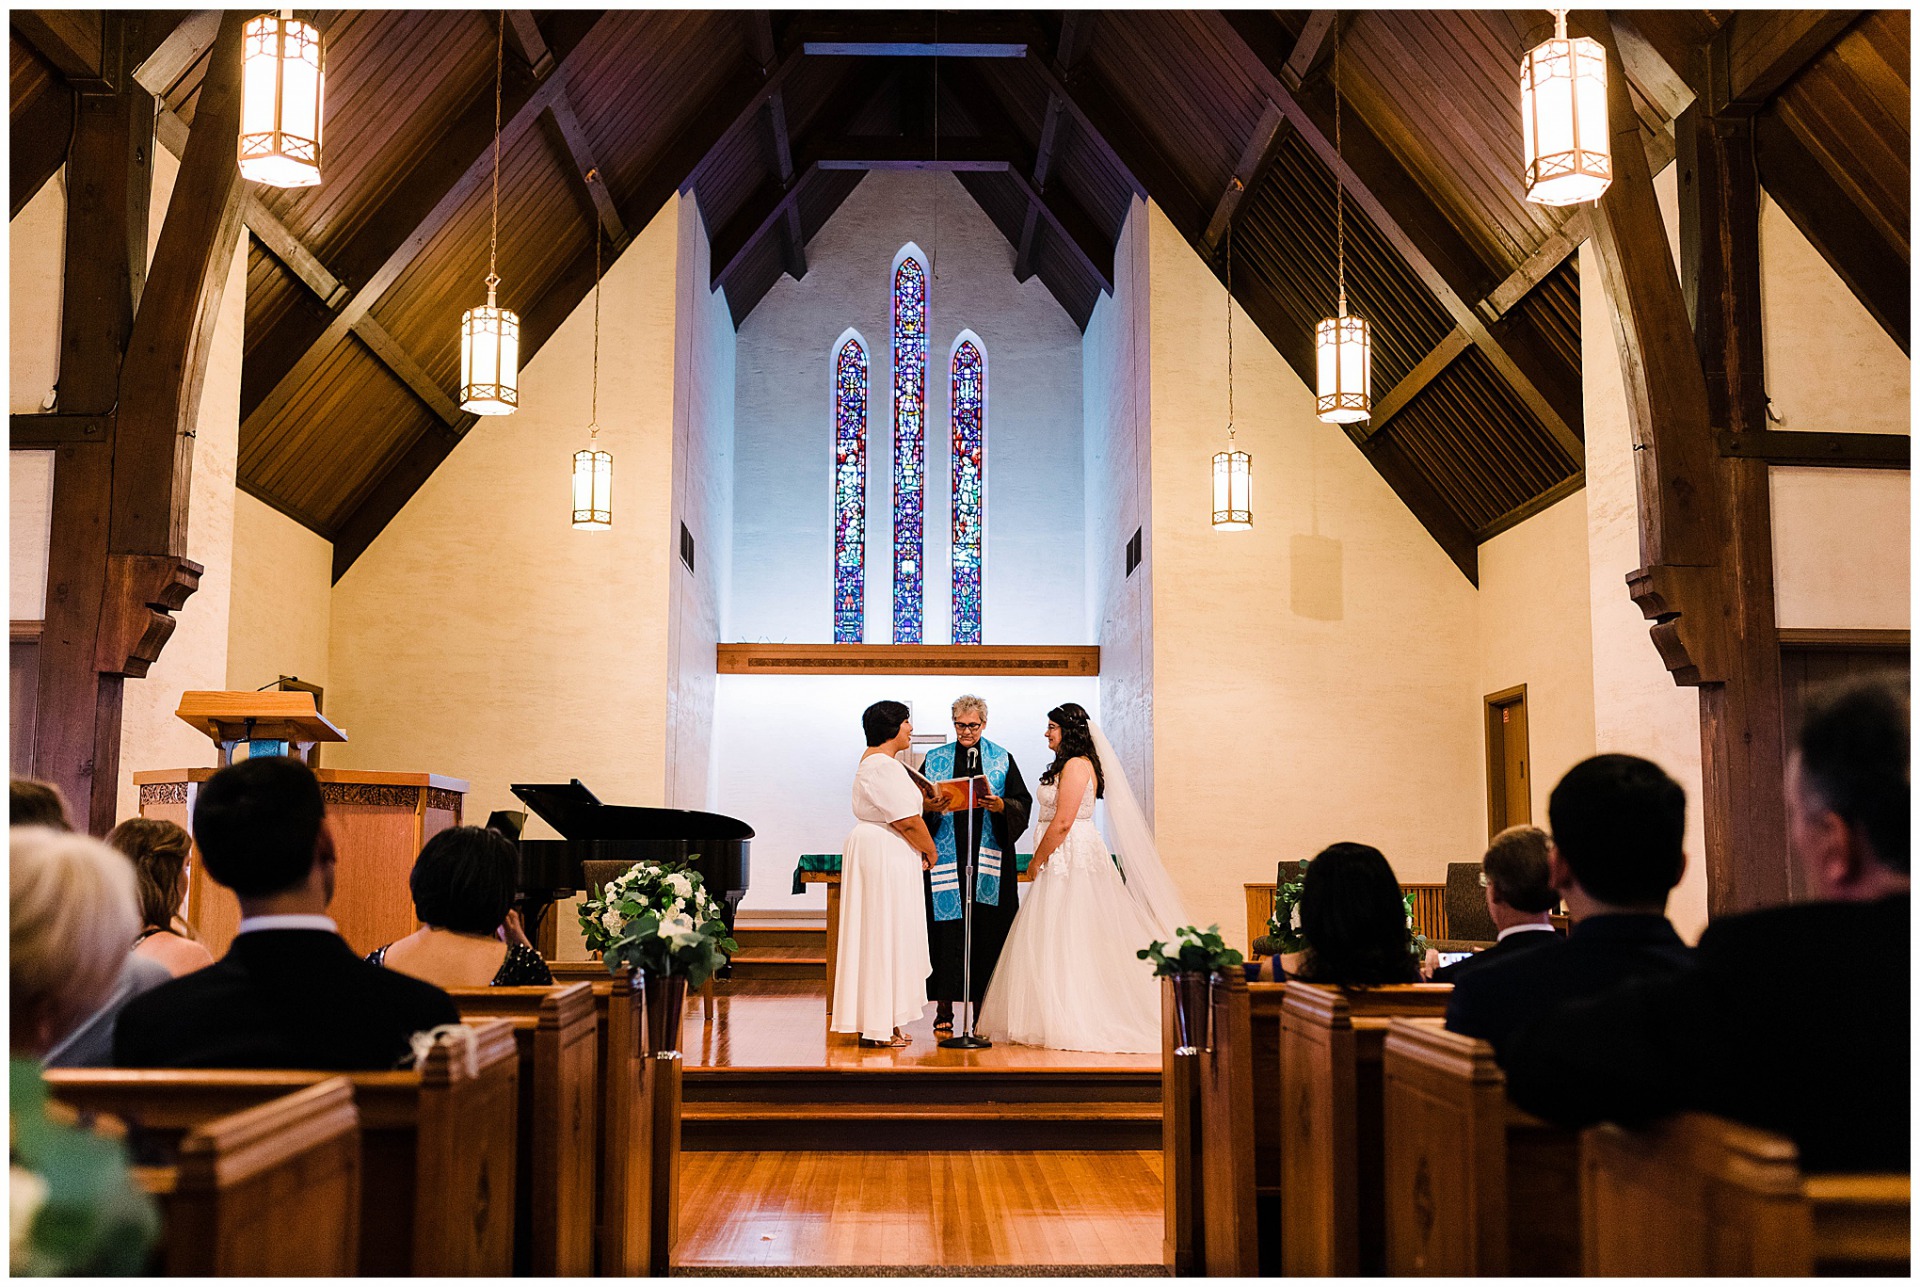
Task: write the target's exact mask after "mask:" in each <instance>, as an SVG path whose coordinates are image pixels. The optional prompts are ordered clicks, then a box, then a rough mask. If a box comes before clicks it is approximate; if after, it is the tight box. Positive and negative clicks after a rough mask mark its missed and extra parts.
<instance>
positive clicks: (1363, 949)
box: [1290, 842, 1420, 987]
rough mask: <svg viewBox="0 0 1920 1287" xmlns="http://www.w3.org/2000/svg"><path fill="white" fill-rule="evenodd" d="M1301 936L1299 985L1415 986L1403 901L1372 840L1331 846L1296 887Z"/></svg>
mask: <svg viewBox="0 0 1920 1287" xmlns="http://www.w3.org/2000/svg"><path fill="white" fill-rule="evenodd" d="M1300 933H1301V935H1302V937H1304V938H1305V939H1306V940H1307V948H1306V951H1305V952H1303V953H1302V954H1301V960H1300V968H1299V969H1298V970H1296V971H1293V972H1292V973H1291V974H1290V977H1292V978H1295V979H1298V980H1300V981H1301V982H1302V983H1331V984H1336V985H1338V986H1341V987H1365V986H1367V985H1369V984H1376V983H1417V982H1419V976H1420V963H1419V961H1418V960H1416V959H1415V958H1414V955H1413V934H1412V931H1411V930H1409V929H1408V928H1407V905H1406V901H1405V899H1404V897H1403V896H1402V894H1401V892H1400V882H1399V880H1398V879H1397V878H1396V877H1395V876H1394V874H1393V868H1392V867H1390V866H1388V865H1387V859H1386V856H1385V855H1384V854H1382V853H1381V852H1380V851H1379V850H1378V849H1375V848H1374V847H1373V846H1372V845H1356V844H1351V843H1347V842H1342V843H1340V844H1335V845H1328V846H1327V847H1326V848H1325V849H1322V850H1321V851H1320V852H1319V853H1317V854H1315V855H1314V857H1313V861H1311V862H1309V863H1308V864H1307V871H1306V876H1305V878H1304V879H1303V880H1302V881H1301V884H1300Z"/></svg>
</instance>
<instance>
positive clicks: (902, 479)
mask: <svg viewBox="0 0 1920 1287" xmlns="http://www.w3.org/2000/svg"><path fill="white" fill-rule="evenodd" d="M926 413H927V261H926V256H925V255H924V254H923V253H922V252H921V250H920V248H919V247H918V246H915V245H911V244H909V245H908V246H907V247H906V248H905V249H903V250H902V251H901V252H900V254H899V255H898V256H896V257H895V259H894V264H893V642H895V643H920V642H921V641H922V627H923V625H924V622H923V620H922V618H924V617H925V615H926V606H925V605H926V595H925V592H924V589H923V586H924V584H925V582H924V576H923V574H924V571H925V569H924V568H923V567H922V564H921V557H920V552H921V544H922V540H923V537H924V535H925V513H924V510H923V503H924V500H925V496H926V459H927V425H926Z"/></svg>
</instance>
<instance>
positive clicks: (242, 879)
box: [113, 756, 460, 1069]
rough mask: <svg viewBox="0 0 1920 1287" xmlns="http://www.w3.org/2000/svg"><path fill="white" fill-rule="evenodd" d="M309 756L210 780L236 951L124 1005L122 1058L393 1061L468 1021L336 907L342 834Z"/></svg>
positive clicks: (247, 763) (213, 852)
mask: <svg viewBox="0 0 1920 1287" xmlns="http://www.w3.org/2000/svg"><path fill="white" fill-rule="evenodd" d="M325 814H326V806H325V805H324V803H323V802H322V800H321V798H320V783H319V781H318V780H317V779H316V778H315V777H314V776H313V771H312V770H311V769H309V768H308V767H307V766H306V765H304V764H302V763H301V762H300V761H298V760H295V759H289V758H286V757H283V756H271V757H262V758H259V759H251V760H243V761H241V762H240V763H239V764H235V765H231V766H229V767H227V768H224V769H221V770H220V771H219V772H218V773H216V774H214V775H213V776H212V777H210V778H208V779H207V782H206V785H205V786H203V787H201V788H200V798H199V800H198V802H197V803H196V804H195V805H194V810H193V836H194V840H195V841H196V842H197V843H198V845H199V847H200V860H201V862H203V863H204V864H206V872H207V875H208V876H209V877H211V878H212V879H213V880H214V881H215V882H217V883H218V884H221V885H224V886H226V887H227V888H228V889H231V890H232V891H233V892H234V894H235V895H236V896H237V897H238V898H239V900H240V928H239V931H238V932H237V933H236V934H235V935H234V939H233V945H232V946H231V947H229V948H228V949H227V954H226V955H225V956H224V957H222V958H221V959H220V960H218V961H215V962H214V963H213V964H212V965H209V966H208V967H206V968H205V969H204V970H196V971H194V972H193V973H192V974H189V975H186V976H184V977H183V978H178V979H175V980H173V981H172V982H171V983H166V984H162V985H161V986H160V987H157V988H155V989H154V990H153V991H151V992H149V993H147V994H146V995H144V996H140V997H136V998H134V1000H133V1001H132V1002H130V1003H129V1004H128V1006H127V1008H126V1009H125V1010H123V1011H121V1014H120V1022H119V1024H118V1025H117V1027H116V1028H115V1030H114V1041H113V1055H114V1062H115V1063H117V1064H119V1065H120V1066H121V1067H123V1068H339V1069H362V1068H364V1069H381V1068H392V1067H394V1066H395V1065H396V1064H398V1063H400V1062H401V1060H402V1059H403V1058H406V1057H408V1056H409V1053H410V1047H409V1043H408V1038H409V1037H410V1036H412V1034H414V1033H415V1032H419V1031H422V1030H424V1029H429V1028H434V1027H437V1026H439V1025H441V1024H450V1023H457V1022H459V1018H460V1016H459V1012H458V1011H456V1010H455V1009H454V1006H453V1002H452V1000H451V999H450V998H448V996H447V994H446V993H444V992H442V991H441V990H440V989H439V988H436V987H434V986H432V985H431V984H428V983H422V982H420V981H419V980H418V979H410V978H408V977H407V976H406V975H404V974H396V973H394V972H393V971H391V970H382V969H379V968H378V967H376V966H372V965H368V964H367V963H366V962H365V961H363V960H361V959H360V958H359V957H358V956H356V955H355V954H354V952H353V949H352V948H350V947H348V946H347V944H346V941H345V940H344V939H342V938H341V937H340V932H339V929H338V928H337V927H336V926H335V925H334V923H333V921H332V919H331V918H330V917H328V916H327V914H326V911H327V904H328V903H329V902H331V901H332V899H333V868H334V852H333V837H332V834H331V833H330V832H329V831H328V829H327V823H326V817H325Z"/></svg>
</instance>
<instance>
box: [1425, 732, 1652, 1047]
mask: <svg viewBox="0 0 1920 1287" xmlns="http://www.w3.org/2000/svg"><path fill="white" fill-rule="evenodd" d="M1686 815H1687V796H1686V792H1684V791H1682V790H1681V789H1680V784H1679V783H1678V782H1675V781H1674V780H1673V779H1672V778H1670V777H1668V776H1667V775H1666V774H1665V773H1663V772H1662V771H1661V769H1660V766H1659V765H1657V764H1654V763H1653V762H1651V761H1649V760H1643V759H1640V758H1639V757H1638V756H1633V755H1596V756H1594V757H1593V758H1592V759H1590V760H1584V761H1582V762H1581V763H1579V764H1576V765H1574V766H1573V767H1572V768H1571V769H1569V770H1567V775H1566V776H1565V777H1563V778H1561V779H1560V784H1559V785H1558V786H1556V787H1554V788H1553V794H1552V795H1551V796H1549V797H1548V799H1547V820H1548V821H1549V822H1550V823H1552V824H1553V841H1552V844H1551V845H1550V846H1549V847H1548V851H1547V854H1548V857H1547V861H1548V866H1549V870H1550V872H1551V879H1552V882H1553V887H1554V888H1555V889H1557V890H1559V891H1560V893H1561V895H1562V896H1563V897H1564V898H1565V899H1566V900H1567V912H1568V915H1569V916H1570V917H1571V918H1572V920H1573V929H1572V930H1571V931H1570V932H1569V933H1568V935H1567V937H1566V938H1564V939H1556V940H1554V941H1553V942H1549V943H1543V944H1541V945H1540V946H1538V947H1534V948H1529V949H1528V950H1526V951H1524V952H1519V953H1516V954H1515V955H1513V956H1512V957H1511V958H1510V959H1508V960H1504V961H1490V962H1488V963H1487V964H1486V965H1485V966H1483V967H1482V968H1480V969H1478V970H1474V971H1472V972H1470V973H1468V974H1467V975H1466V977H1464V978H1462V979H1460V980H1459V981H1458V982H1457V983H1456V984H1455V985H1454V989H1453V997H1452V999H1451V1000H1449V1001H1448V1002H1447V1027H1449V1028H1451V1029H1453V1030H1454V1031H1455V1032H1464V1033H1466V1034H1467V1035H1468V1036H1470V1037H1480V1038H1482V1039H1484V1040H1486V1041H1490V1042H1492V1043H1493V1045H1494V1047H1495V1049H1496V1050H1497V1051H1500V1052H1502V1053H1503V1054H1504V1049H1505V1046H1506V1041H1507V1038H1508V1037H1510V1036H1512V1035H1513V1034H1514V1032H1516V1031H1517V1030H1518V1029H1520V1028H1522V1027H1524V1026H1525V1025H1527V1024H1528V1023H1531V1022H1533V1021H1534V1020H1536V1019H1539V1018H1541V1017H1542V1016H1544V1015H1546V1014H1548V1013H1549V1012H1551V1011H1553V1010H1556V1009H1558V1008H1560V1007H1561V1006H1564V1005H1567V1004H1569V1003H1571V1002H1574V1001H1580V1000H1584V999H1586V998H1587V997H1591V996H1595V995H1597V994H1599V993H1601V992H1605V991H1608V990H1609V989H1611V988H1614V987H1617V986H1619V985H1620V984H1622V983H1627V982H1631V981H1632V980H1634V979H1638V978H1644V977H1647V976H1650V975H1664V974H1672V973H1674V972H1675V971H1678V970H1681V969H1684V968H1686V965H1687V960H1688V951H1687V945H1686V944H1685V943H1683V942H1681V941H1680V936H1679V935H1678V934H1677V933H1675V932H1674V929H1673V925H1672V924H1671V923H1670V922H1668V920H1667V916H1666V910H1667V894H1668V892H1669V891H1671V890H1672V889H1673V887H1674V886H1675V885H1677V884H1679V883H1680V873H1681V872H1682V871H1684V870H1685V869H1686V865H1687V859H1686V855H1685V854H1684V853H1683V852H1682V851H1681V841H1682V838H1683V836H1684V834H1685V831H1686V821H1687V817H1686Z"/></svg>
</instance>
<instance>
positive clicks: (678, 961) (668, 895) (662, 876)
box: [580, 862, 740, 988]
mask: <svg viewBox="0 0 1920 1287" xmlns="http://www.w3.org/2000/svg"><path fill="white" fill-rule="evenodd" d="M580 928H581V930H582V931H583V932H584V933H585V935H586V939H587V950H589V951H592V952H598V953H599V954H600V959H601V960H603V961H605V962H606V963H607V968H608V969H609V970H617V969H619V968H620V967H621V966H622V965H626V966H630V967H632V968H633V969H636V970H646V971H648V972H649V973H653V974H684V975H686V976H687V986H689V987H694V988H697V987H699V986H701V985H702V984H704V983H705V982H706V981H707V980H708V979H709V978H711V977H712V975H713V972H714V971H715V970H717V969H719V968H720V967H721V966H722V965H723V964H725V962H726V959H727V958H728V957H729V956H731V955H732V954H733V953H734V952H737V951H739V950H740V945H739V944H738V943H735V942H734V941H733V940H732V939H731V938H729V937H728V936H727V926H726V922H725V921H723V920H721V919H720V904H719V902H718V901H717V900H716V899H715V898H714V897H713V896H712V895H710V894H709V893H707V891H706V888H705V884H704V882H703V881H702V880H701V878H700V873H699V872H697V871H685V870H681V869H679V868H676V867H664V866H661V865H660V864H658V863H650V862H640V863H635V864H634V865H633V866H631V867H629V868H628V869H627V870H626V871H624V872H622V873H621V874H620V875H619V876H616V877H615V878H614V879H612V880H610V881H608V882H607V883H606V884H605V885H603V886H601V887H600V888H598V889H595V890H594V891H593V892H592V893H591V894H590V895H589V896H588V897H587V898H586V899H585V900H584V901H582V903H581V904H580Z"/></svg>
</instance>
